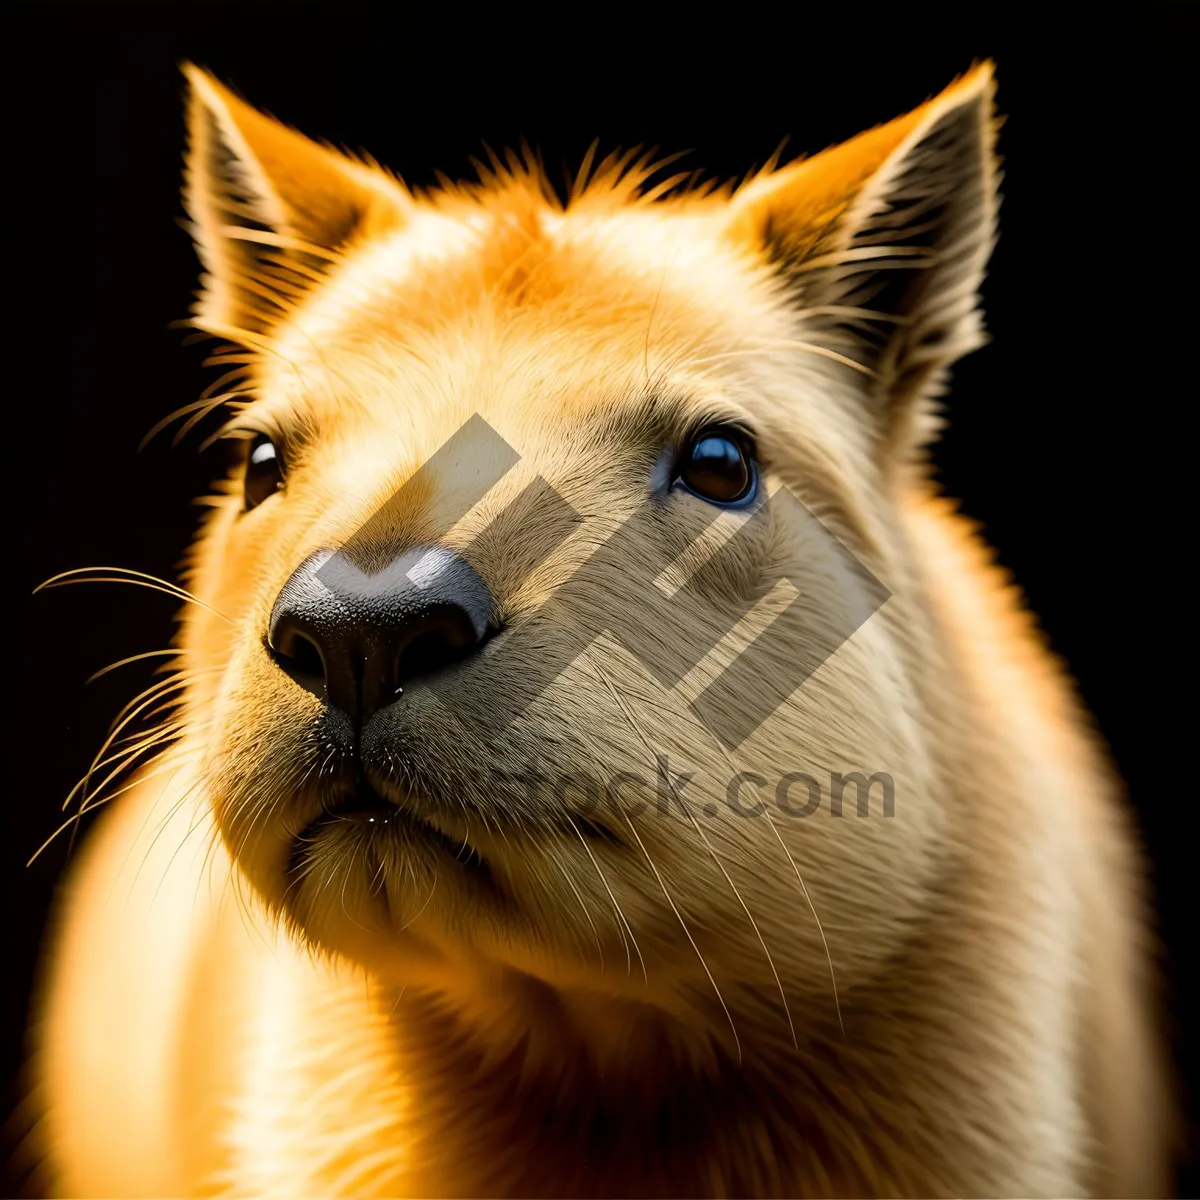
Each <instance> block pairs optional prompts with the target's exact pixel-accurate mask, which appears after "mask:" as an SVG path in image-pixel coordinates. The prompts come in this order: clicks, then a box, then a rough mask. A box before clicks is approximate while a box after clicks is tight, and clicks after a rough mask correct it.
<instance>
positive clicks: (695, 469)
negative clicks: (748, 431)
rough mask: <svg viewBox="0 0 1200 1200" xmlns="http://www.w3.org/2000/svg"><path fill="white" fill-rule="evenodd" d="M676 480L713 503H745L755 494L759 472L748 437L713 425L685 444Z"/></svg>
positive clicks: (733, 430)
mask: <svg viewBox="0 0 1200 1200" xmlns="http://www.w3.org/2000/svg"><path fill="white" fill-rule="evenodd" d="M678 472H679V473H678V476H677V482H678V483H682V484H683V486H684V487H686V488H687V489H688V491H690V492H695V493H696V495H697V496H699V497H700V498H701V499H703V500H708V501H709V502H710V503H712V504H722V505H734V504H745V503H748V502H749V501H750V500H752V499H753V498H754V492H755V488H756V483H757V473H756V471H755V467H754V453H753V451H752V449H751V447H750V444H749V439H747V438H746V436H745V435H744V434H742V433H740V432H739V431H737V430H735V429H729V428H727V427H725V426H719V425H710V426H708V427H707V428H705V429H702V430H700V432H699V433H697V434H696V435H695V436H694V437H692V438H690V439H689V440H688V441H687V442H686V443H684V446H683V452H682V454H681V455H680V458H679V467H678Z"/></svg>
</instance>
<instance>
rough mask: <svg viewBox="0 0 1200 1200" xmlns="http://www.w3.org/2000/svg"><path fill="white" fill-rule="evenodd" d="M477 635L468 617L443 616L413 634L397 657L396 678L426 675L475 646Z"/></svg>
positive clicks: (463, 655) (402, 679)
mask: <svg viewBox="0 0 1200 1200" xmlns="http://www.w3.org/2000/svg"><path fill="white" fill-rule="evenodd" d="M476 642H477V639H476V637H475V633H474V630H473V629H472V628H471V626H470V624H469V622H467V621H455V620H444V621H442V622H441V623H439V624H437V625H435V626H434V627H433V628H432V629H426V630H425V631H424V632H422V633H418V634H417V635H416V637H414V638H412V639H411V640H410V641H409V642H408V644H407V645H405V646H404V648H403V649H402V650H401V651H400V657H399V658H398V659H397V661H396V676H397V681H398V682H402V681H404V680H407V679H415V678H417V677H418V676H420V675H427V674H429V673H431V672H433V671H436V670H437V669H438V668H439V667H444V666H447V665H449V664H450V663H452V662H455V661H457V660H458V659H460V658H463V657H465V656H466V655H468V654H470V653H471V651H472V650H474V649H475V646H476Z"/></svg>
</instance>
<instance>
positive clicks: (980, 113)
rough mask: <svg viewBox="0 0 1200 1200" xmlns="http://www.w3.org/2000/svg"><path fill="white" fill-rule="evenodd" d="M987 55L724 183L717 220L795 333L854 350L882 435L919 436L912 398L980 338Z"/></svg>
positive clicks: (929, 392) (991, 234)
mask: <svg viewBox="0 0 1200 1200" xmlns="http://www.w3.org/2000/svg"><path fill="white" fill-rule="evenodd" d="M993 93H994V82H993V77H992V67H991V64H990V63H984V64H982V65H981V66H978V67H976V68H974V69H973V70H972V71H970V72H969V73H968V74H966V75H965V76H963V77H962V78H961V79H959V80H957V81H956V82H955V83H953V84H951V86H950V87H948V88H947V89H946V90H945V91H944V92H942V93H941V94H940V95H938V96H936V97H935V98H934V99H932V100H930V101H928V102H927V103H925V104H923V105H922V106H921V107H920V108H918V109H916V110H914V111H913V112H910V113H908V114H907V115H906V116H903V117H899V118H897V119H896V120H895V121H892V122H890V123H889V124H887V125H882V126H880V127H878V128H876V129H872V130H869V131H868V132H866V133H863V134H860V135H859V136H858V137H855V138H852V139H851V140H850V141H848V142H845V143H843V144H842V145H840V146H835V147H834V148H832V149H830V150H826V151H824V152H823V153H821V154H818V155H817V156H815V157H814V158H811V159H808V160H805V161H802V162H798V163H794V164H792V165H790V166H788V167H785V168H783V169H782V170H780V171H776V172H774V173H773V174H770V175H764V176H759V177H758V178H757V179H755V180H754V181H752V182H751V183H750V184H748V185H747V186H745V187H744V188H742V189H741V190H740V191H738V192H737V193H735V195H734V197H733V199H732V200H731V202H730V210H729V214H728V221H729V223H728V226H727V233H728V235H729V236H730V237H731V238H733V239H734V240H735V241H736V242H737V243H738V244H739V245H741V246H742V247H743V248H747V247H748V248H751V249H752V251H753V252H754V253H755V254H757V255H760V256H762V257H765V258H766V259H767V260H768V261H769V262H770V263H771V265H772V266H773V268H774V269H775V271H776V272H777V273H778V277H779V279H780V280H781V282H782V283H783V285H784V287H785V288H786V290H787V293H788V296H789V300H790V301H791V302H792V303H793V304H794V305H795V306H796V307H797V310H798V315H799V316H800V317H801V319H802V320H803V328H804V333H805V337H806V339H807V340H810V341H814V342H819V343H820V344H822V345H824V346H826V347H828V348H829V349H831V350H834V351H836V352H838V353H840V354H843V355H845V356H846V357H848V358H851V359H853V360H855V361H856V362H858V363H860V364H861V365H862V366H863V367H865V368H867V370H868V371H869V372H870V374H869V375H868V374H867V373H866V372H864V373H863V379H864V386H866V387H867V390H868V391H869V392H870V404H871V407H872V409H873V411H874V413H875V415H876V416H877V418H878V419H879V420H880V421H882V422H883V423H884V425H885V428H884V429H883V430H882V431H881V433H882V436H884V437H885V438H887V439H888V440H889V441H890V440H892V439H893V438H896V437H901V438H906V439H907V440H909V441H914V440H915V441H920V440H921V439H922V437H923V433H924V431H923V430H922V428H921V425H922V423H923V422H922V418H923V417H924V416H926V415H927V414H926V412H925V410H926V409H927V407H928V406H927V405H925V404H923V403H922V401H924V400H927V399H928V398H929V397H931V396H933V395H935V394H936V393H937V391H938V390H939V387H940V384H941V382H942V377H943V376H944V374H945V371H946V368H947V367H948V366H949V365H950V364H951V363H952V362H954V360H955V359H957V358H959V357H961V356H962V355H963V354H965V353H967V352H968V351H970V350H973V349H975V348H976V347H977V346H979V345H980V344H982V342H983V341H984V336H983V329H982V321H981V318H980V315H979V312H978V309H977V303H978V289H979V284H980V281H981V279H982V278H983V272H984V267H985V265H986V262H987V259H988V255H989V253H990V252H991V248H992V244H993V241H994V238H995V215H996V206H997V195H996V186H997V182H998V175H997V170H996V166H997V164H996V159H995V155H994V144H995V134H996V128H997V124H998V123H997V121H996V119H995V117H994V115H993V107H992V105H993Z"/></svg>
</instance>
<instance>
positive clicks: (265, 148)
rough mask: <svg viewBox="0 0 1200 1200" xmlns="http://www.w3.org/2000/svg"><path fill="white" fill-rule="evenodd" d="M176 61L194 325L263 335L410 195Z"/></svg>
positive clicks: (403, 208) (398, 215) (401, 210)
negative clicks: (197, 270)
mask: <svg viewBox="0 0 1200 1200" xmlns="http://www.w3.org/2000/svg"><path fill="white" fill-rule="evenodd" d="M183 71H184V74H185V75H186V76H187V80H188V85H189V95H188V102H187V128H188V151H187V166H186V172H185V183H184V204H185V207H186V209H187V213H188V216H189V217H190V218H191V231H192V236H193V238H194V239H195V243H196V249H197V253H198V254H199V256H200V261H201V263H202V264H203V266H204V275H203V277H202V280H201V291H200V295H199V299H198V302H197V305H196V309H195V324H196V325H198V326H199V327H201V328H205V329H209V330H210V331H212V332H220V333H223V334H225V335H227V336H231V337H235V338H236V335H237V333H239V332H248V333H253V334H262V333H264V332H266V331H269V330H270V329H271V328H272V327H273V326H274V325H275V324H276V323H277V322H278V321H279V319H280V318H281V317H282V316H284V315H285V314H286V313H287V312H288V311H289V309H290V308H291V307H292V306H293V305H294V304H295V302H296V300H297V299H298V298H299V297H300V296H302V295H303V294H304V292H305V291H307V290H308V289H310V288H311V287H312V286H313V285H314V283H315V282H318V281H319V280H320V278H321V276H322V275H323V274H324V273H325V272H327V271H328V270H329V269H330V267H331V266H332V265H333V264H334V263H336V262H337V261H338V259H339V258H340V257H341V252H342V251H344V250H345V249H346V247H348V246H349V245H351V244H352V243H354V242H357V241H359V240H361V239H363V238H366V237H369V236H371V235H372V234H375V233H379V232H381V231H383V230H384V229H387V228H389V227H392V226H395V225H398V224H399V223H401V222H402V221H403V220H404V218H405V215H406V212H407V209H408V205H409V204H410V203H411V201H410V199H409V197H408V195H407V193H406V192H405V191H404V190H403V189H402V187H401V186H400V185H399V184H398V183H396V182H394V181H393V180H392V179H390V178H389V177H388V176H386V175H384V174H383V172H382V171H380V170H377V169H375V168H373V167H369V166H366V165H364V164H360V163H357V162H354V161H352V160H351V159H349V158H346V157H345V156H344V155H341V154H338V153H336V152H335V151H333V150H328V149H326V148H325V147H323V146H319V145H317V144H316V143H315V142H312V141H309V139H308V138H306V137H303V136H302V135H301V134H299V133H296V132H295V131H294V130H292V129H288V128H287V127H286V126H285V125H281V124H280V123H279V122H278V121H275V120H273V119H272V118H270V117H267V116H264V115H263V114H262V113H260V112H258V111H256V110H255V109H253V108H251V107H250V106H249V105H248V104H245V103H244V102H243V101H241V100H239V99H238V98H237V97H236V96H234V95H233V93H232V92H230V91H229V90H228V89H227V88H225V87H223V86H222V85H221V84H219V83H218V82H217V81H216V80H215V79H214V78H213V77H212V76H211V75H209V74H207V73H206V72H204V71H202V70H200V69H199V68H198V67H195V66H192V65H191V64H190V63H188V64H185V65H184V67H183Z"/></svg>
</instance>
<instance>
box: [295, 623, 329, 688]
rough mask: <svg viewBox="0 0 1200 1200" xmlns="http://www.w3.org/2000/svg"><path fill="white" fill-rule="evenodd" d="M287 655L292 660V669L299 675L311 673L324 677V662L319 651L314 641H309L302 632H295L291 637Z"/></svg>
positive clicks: (316, 676)
mask: <svg viewBox="0 0 1200 1200" xmlns="http://www.w3.org/2000/svg"><path fill="white" fill-rule="evenodd" d="M288 657H289V658H290V659H291V661H292V668H293V670H295V671H297V672H299V673H300V674H301V675H311V676H313V677H314V678H316V679H323V678H324V677H325V664H324V662H323V661H322V659H321V651H320V650H318V649H317V646H316V643H315V642H313V641H310V640H309V638H307V637H306V636H305V635H304V634H302V633H297V634H296V635H295V637H294V638H293V639H292V645H291V647H290V651H289V654H288Z"/></svg>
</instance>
